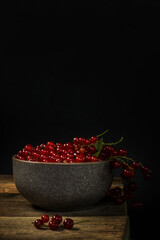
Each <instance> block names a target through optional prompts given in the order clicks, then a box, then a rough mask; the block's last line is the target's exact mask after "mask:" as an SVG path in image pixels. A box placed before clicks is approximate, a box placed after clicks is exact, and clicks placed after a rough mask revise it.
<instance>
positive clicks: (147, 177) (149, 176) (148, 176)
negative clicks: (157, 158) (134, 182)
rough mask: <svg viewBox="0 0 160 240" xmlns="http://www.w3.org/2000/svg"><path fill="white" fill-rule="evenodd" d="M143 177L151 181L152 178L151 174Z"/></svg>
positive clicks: (145, 174)
mask: <svg viewBox="0 0 160 240" xmlns="http://www.w3.org/2000/svg"><path fill="white" fill-rule="evenodd" d="M143 176H144V178H145V179H147V180H149V179H151V177H152V175H151V173H144V174H143Z"/></svg>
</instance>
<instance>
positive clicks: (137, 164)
mask: <svg viewBox="0 0 160 240" xmlns="http://www.w3.org/2000/svg"><path fill="white" fill-rule="evenodd" d="M132 167H133V168H134V169H138V168H140V164H139V163H138V162H133V164H132Z"/></svg>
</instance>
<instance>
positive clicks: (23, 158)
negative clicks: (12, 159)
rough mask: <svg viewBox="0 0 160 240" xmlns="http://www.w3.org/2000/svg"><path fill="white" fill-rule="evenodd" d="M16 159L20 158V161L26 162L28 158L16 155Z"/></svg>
mask: <svg viewBox="0 0 160 240" xmlns="http://www.w3.org/2000/svg"><path fill="white" fill-rule="evenodd" d="M16 158H18V159H20V160H26V157H22V156H20V155H18V154H17V155H16Z"/></svg>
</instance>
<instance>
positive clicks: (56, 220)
mask: <svg viewBox="0 0 160 240" xmlns="http://www.w3.org/2000/svg"><path fill="white" fill-rule="evenodd" d="M61 222H62V216H60V215H58V214H56V215H54V216H53V217H52V219H51V221H49V216H48V215H47V214H44V215H43V216H42V217H41V219H37V220H35V222H34V226H35V227H36V228H38V229H40V228H43V227H49V228H50V229H51V230H57V229H58V228H59V227H60V224H61ZM45 223H48V225H45ZM73 225H74V221H73V220H72V219H71V218H66V219H65V220H64V221H63V227H64V228H65V229H71V228H72V227H73Z"/></svg>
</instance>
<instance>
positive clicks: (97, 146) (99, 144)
mask: <svg viewBox="0 0 160 240" xmlns="http://www.w3.org/2000/svg"><path fill="white" fill-rule="evenodd" d="M93 145H94V147H95V149H96V150H97V152H96V153H95V154H93V156H96V157H98V156H99V154H100V152H101V150H102V148H103V138H101V139H100V140H97V141H96V143H95V144H93Z"/></svg>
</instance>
